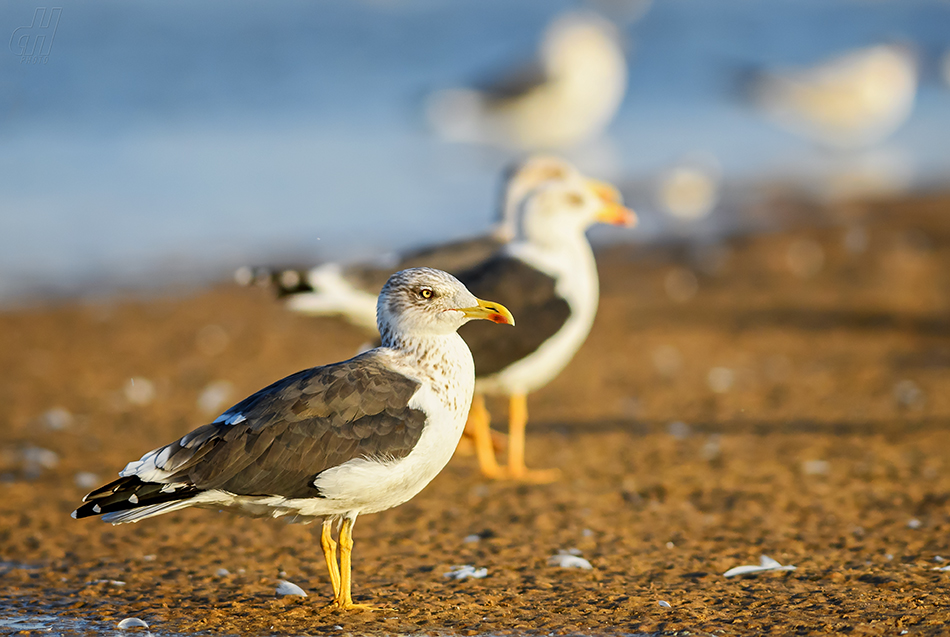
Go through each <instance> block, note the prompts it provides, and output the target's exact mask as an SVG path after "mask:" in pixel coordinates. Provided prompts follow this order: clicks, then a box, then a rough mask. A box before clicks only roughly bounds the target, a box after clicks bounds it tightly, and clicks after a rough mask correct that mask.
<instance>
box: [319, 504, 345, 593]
mask: <svg viewBox="0 0 950 637" xmlns="http://www.w3.org/2000/svg"><path fill="white" fill-rule="evenodd" d="M332 526H333V522H332V521H330V520H326V521H324V523H323V531H322V533H321V534H320V545H321V546H322V547H323V557H324V558H326V560H327V570H328V571H330V584H331V585H332V586H333V599H337V598H338V597H339V596H340V565H339V564H337V561H336V542H335V541H334V540H333V535H332V533H331V531H332Z"/></svg>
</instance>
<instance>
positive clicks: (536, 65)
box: [472, 61, 548, 103]
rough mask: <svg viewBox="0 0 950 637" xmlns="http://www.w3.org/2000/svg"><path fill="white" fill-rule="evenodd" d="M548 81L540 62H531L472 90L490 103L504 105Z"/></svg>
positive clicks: (474, 86) (478, 83) (481, 83)
mask: <svg viewBox="0 0 950 637" xmlns="http://www.w3.org/2000/svg"><path fill="white" fill-rule="evenodd" d="M547 81H548V75H547V73H545V72H544V67H543V66H541V64H540V62H537V61H535V62H531V63H528V64H525V65H524V66H522V67H520V68H518V69H515V70H514V71H509V72H508V73H506V74H504V75H502V76H500V77H498V78H495V79H493V80H490V81H483V82H476V83H475V84H473V85H472V88H473V89H475V90H476V91H478V92H480V93H482V94H483V95H484V96H485V97H487V98H488V100H489V101H491V102H495V103H502V102H506V101H508V100H513V99H517V98H519V97H521V96H522V95H525V94H526V93H529V92H531V91H533V90H534V89H536V88H537V87H539V86H541V85H542V84H544V83H545V82H547Z"/></svg>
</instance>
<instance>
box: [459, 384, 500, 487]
mask: <svg viewBox="0 0 950 637" xmlns="http://www.w3.org/2000/svg"><path fill="white" fill-rule="evenodd" d="M468 424H469V425H471V433H472V437H473V438H474V439H475V455H476V457H477V458H478V467H479V469H481V471H482V475H483V476H485V477H486V478H494V479H498V478H502V477H504V475H505V471H504V469H503V468H502V467H501V466H500V465H499V464H498V461H497V460H496V459H495V449H494V446H493V444H492V436H491V415H490V414H489V413H488V408H486V407H485V397H484V396H482V395H481V394H475V396H474V397H473V398H472V408H471V409H470V410H469V412H468ZM467 426H468V425H467Z"/></svg>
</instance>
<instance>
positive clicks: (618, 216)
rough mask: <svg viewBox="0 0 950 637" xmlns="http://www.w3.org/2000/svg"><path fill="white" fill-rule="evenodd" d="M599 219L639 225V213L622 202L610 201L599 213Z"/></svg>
mask: <svg viewBox="0 0 950 637" xmlns="http://www.w3.org/2000/svg"><path fill="white" fill-rule="evenodd" d="M597 221H600V222H601V223H609V224H610V225H612V226H626V227H628V228H632V227H634V226H635V225H637V213H635V212H634V211H633V210H631V209H630V208H626V207H624V206H623V205H622V204H620V203H608V204H607V205H606V206H604V207H603V208H601V209H600V211H599V212H598V213H597Z"/></svg>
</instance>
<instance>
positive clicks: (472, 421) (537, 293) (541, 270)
mask: <svg viewBox="0 0 950 637" xmlns="http://www.w3.org/2000/svg"><path fill="white" fill-rule="evenodd" d="M522 205H523V210H522V214H521V227H520V228H519V233H520V234H519V236H518V238H517V239H515V240H514V241H512V242H511V243H509V244H508V245H506V246H505V247H504V248H503V249H502V250H501V251H499V253H498V254H496V255H495V256H494V257H492V258H491V259H488V260H487V261H485V262H483V263H481V264H479V265H477V266H475V267H474V268H472V269H470V270H468V271H466V272H462V273H459V274H458V277H459V280H460V281H462V282H463V283H464V284H465V285H466V287H468V288H469V289H470V290H472V291H473V293H474V294H476V295H478V294H488V293H496V294H499V295H503V298H505V299H510V300H511V303H513V305H512V308H514V309H513V311H514V312H515V313H516V314H518V315H519V316H520V317H522V318H523V323H524V324H525V325H523V326H521V327H516V328H515V329H513V330H505V332H506V333H504V334H500V335H497V336H498V338H497V339H492V338H491V335H490V334H488V333H486V332H485V331H483V330H479V329H477V327H478V326H477V325H471V326H469V327H467V328H465V329H463V330H461V335H462V338H464V339H465V340H466V342H467V343H468V345H469V347H470V348H471V350H472V356H473V357H474V359H475V374H476V380H475V396H474V400H473V403H472V411H471V413H470V415H469V423H468V425H467V427H466V430H467V431H470V432H471V434H472V436H473V437H474V441H475V450H476V455H477V457H478V461H479V466H480V468H481V471H482V473H483V475H485V476H486V477H489V478H494V479H514V480H522V481H527V482H535V483H541V482H550V481H553V480H556V479H557V477H558V475H559V472H558V471H557V470H556V469H555V470H529V469H528V468H527V467H526V465H525V458H524V451H525V425H526V424H527V421H528V409H527V394H529V393H531V392H533V391H536V390H537V389H540V388H541V387H543V386H544V385H546V384H547V383H549V382H550V381H551V380H553V379H554V378H555V377H556V376H557V375H558V374H559V373H560V372H561V371H562V370H563V369H564V368H565V367H566V366H567V364H568V363H569V362H570V360H571V359H572V358H573V356H574V354H575V353H576V352H577V350H578V349H579V348H580V346H581V345H582V344H583V343H584V341H585V340H586V338H587V334H588V333H589V332H590V328H591V325H592V324H593V322H594V317H595V315H596V313H597V304H598V297H599V292H598V290H599V286H598V278H597V264H596V262H595V260H594V253H593V250H592V249H591V246H590V243H589V241H588V239H587V237H586V235H585V231H586V230H587V229H588V228H589V227H590V226H591V225H593V224H594V223H598V222H601V223H609V224H612V225H621V226H633V225H634V224H635V223H636V220H637V218H636V215H635V214H634V212H633V211H632V210H629V209H628V208H625V207H624V206H623V205H622V204H621V202H620V199H619V194H617V195H616V196H615V197H609V198H605V197H604V196H603V193H602V191H598V190H595V189H593V188H591V187H590V186H589V185H588V184H587V183H585V182H584V181H582V180H577V179H575V180H567V181H552V182H547V183H545V184H542V185H541V186H539V187H538V188H537V189H536V190H535V191H534V192H532V193H531V194H530V195H529V196H528V197H527V198H526V199H525V201H524V202H523V204H522ZM485 395H496V396H504V397H507V398H508V401H509V405H508V463H507V466H506V467H502V466H500V465H499V464H498V462H497V460H496V458H495V454H494V449H493V447H492V444H491V430H490V418H489V414H488V411H487V409H486V407H485V400H484V396H485Z"/></svg>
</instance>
